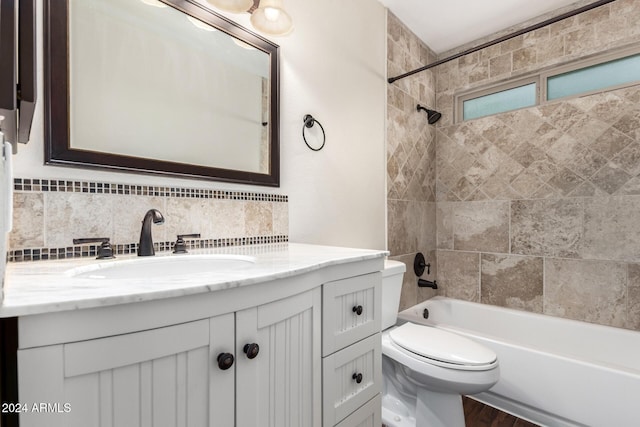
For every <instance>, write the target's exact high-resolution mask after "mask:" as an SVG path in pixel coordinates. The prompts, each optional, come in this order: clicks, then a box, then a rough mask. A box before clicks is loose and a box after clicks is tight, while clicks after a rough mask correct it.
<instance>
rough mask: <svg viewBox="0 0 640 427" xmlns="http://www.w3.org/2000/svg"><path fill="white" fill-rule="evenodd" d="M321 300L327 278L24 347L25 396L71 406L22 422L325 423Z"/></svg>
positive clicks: (72, 425) (70, 425) (117, 425)
mask: <svg viewBox="0 0 640 427" xmlns="http://www.w3.org/2000/svg"><path fill="white" fill-rule="evenodd" d="M320 306H321V289H320V287H317V288H315V289H312V290H309V291H306V292H303V293H301V294H297V295H293V296H290V297H287V298H283V299H280V300H276V301H273V302H269V303H266V304H262V305H259V306H257V307H251V308H247V309H244V310H239V311H237V312H234V313H227V314H223V315H218V316H215V317H211V318H208V319H202V320H197V321H192V322H186V323H182V324H177V325H172V326H166V327H161V328H156V329H150V330H144V331H139V332H132V333H127V334H120V335H115V336H107V337H102V338H96V339H90V340H83V341H78V342H68V343H62V344H56V345H49V346H42V347H35V348H28V349H24V350H19V351H18V366H19V384H20V387H19V391H20V399H21V401H24V402H45V403H54V404H55V403H58V404H59V405H58V406H59V410H60V411H61V413H60V414H54V413H51V411H50V410H46V411H43V412H34V411H29V412H25V413H23V414H21V417H20V426H21V427H32V426H33V427H36V426H37V427H42V426H44V425H46V426H51V427H53V426H61V427H62V426H64V427H76V426H77V427H87V426H101V427H109V426H113V427H124V426H150V427H151V426H153V427H164V426H166V427H177V426H185V427H191V426H194V427H195V426H202V427H204V426H216V427H217V426H220V427H232V426H237V427H255V426H261V427H262V426H265V427H268V426H273V427H276V426H278V427H279V426H285V425H291V426H317V427H319V426H320V399H319V396H320V387H321V377H320V373H321V360H320V333H321V329H320V328H321V322H320V316H321V312H320ZM251 345H257V347H254V348H251V349H249V348H247V350H248V353H245V346H247V347H248V346H251ZM255 349H257V354H255V355H254V354H252V351H255ZM229 354H231V355H233V356H234V359H235V360H234V363H233V365H231V367H230V368H228V369H224V370H223V369H221V367H219V360H218V359H219V357H220V356H221V357H220V359H222V358H224V357H225V356H226V357H228V355H229ZM250 357H251V358H250ZM221 361H222V360H221ZM222 362H223V361H222ZM65 404H66V405H67V406H66V408H65ZM55 410H56V411H58V408H56V409H55ZM65 411H68V412H67V413H65Z"/></svg>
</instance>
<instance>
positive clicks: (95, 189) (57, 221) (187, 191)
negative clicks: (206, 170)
mask: <svg viewBox="0 0 640 427" xmlns="http://www.w3.org/2000/svg"><path fill="white" fill-rule="evenodd" d="M14 187H15V192H14V214H13V216H14V226H13V230H12V232H11V233H10V235H9V260H10V261H31V260H41V259H55V258H68V257H77V256H83V255H85V256H90V255H91V254H90V253H89V252H90V251H95V247H96V245H93V246H91V247H88V246H83V247H81V246H74V245H73V244H72V240H73V239H74V238H84V237H109V238H110V239H111V242H112V243H113V244H114V245H116V246H117V247H116V249H117V250H118V252H119V253H132V252H135V250H136V246H137V243H138V237H139V234H140V224H141V221H142V217H143V216H144V214H145V212H146V211H147V210H148V209H152V208H155V209H158V210H159V211H160V212H162V214H163V215H164V217H165V222H164V224H162V225H158V226H154V227H153V238H154V242H155V243H156V250H170V249H171V244H172V242H174V241H175V240H176V235H178V234H191V233H199V234H200V235H201V238H200V239H194V240H190V243H191V245H192V246H193V247H214V246H231V245H245V244H256V243H277V242H285V241H287V240H288V227H289V220H288V217H289V213H288V198H287V196H283V195H276V194H264V193H257V192H256V193H254V192H236V191H217V190H206V189H198V188H170V187H153V186H137V185H124V184H109V183H96V182H85V181H58V180H40V179H24V178H18V179H16V180H15V185H14ZM87 248H89V249H87Z"/></svg>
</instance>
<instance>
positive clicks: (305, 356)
mask: <svg viewBox="0 0 640 427" xmlns="http://www.w3.org/2000/svg"><path fill="white" fill-rule="evenodd" d="M320 308H321V290H320V288H317V289H314V290H311V291H308V292H304V293H302V294H298V295H295V296H292V297H289V298H285V299H281V300H278V301H275V302H272V303H269V304H265V305H261V306H258V307H256V308H251V309H247V310H243V311H239V312H237V313H236V354H237V355H238V360H237V370H236V377H237V381H236V426H237V427H256V426H260V427H271V426H272V427H282V426H305V427H307V426H308V427H312V426H316V427H319V426H320V424H321V348H320V345H321V343H320V341H321V339H320V336H321V335H320V333H321V323H320V322H321V320H320V317H321V314H320ZM251 344H257V345H258V348H259V350H258V352H257V354H255V347H251V348H248V347H245V346H247V345H251ZM245 348H247V351H248V354H245V353H244V350H245ZM254 355H255V357H253V358H250V357H252V356H254Z"/></svg>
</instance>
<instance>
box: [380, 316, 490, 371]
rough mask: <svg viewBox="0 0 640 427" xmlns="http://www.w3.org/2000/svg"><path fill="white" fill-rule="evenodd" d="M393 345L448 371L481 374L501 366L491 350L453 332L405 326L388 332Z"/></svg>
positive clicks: (428, 327) (419, 326)
mask: <svg viewBox="0 0 640 427" xmlns="http://www.w3.org/2000/svg"><path fill="white" fill-rule="evenodd" d="M389 338H390V339H391V343H392V344H394V345H395V347H396V348H398V349H399V350H403V351H404V352H405V353H407V352H408V353H410V355H411V356H412V357H414V358H417V359H420V360H423V361H425V362H427V363H431V364H433V365H436V366H441V367H445V368H449V369H457V370H468V371H482V370H488V369H492V368H493V367H494V366H495V365H497V363H498V359H497V356H496V354H495V353H494V352H493V351H491V350H490V349H488V348H486V347H484V346H482V345H480V344H478V343H476V342H474V341H472V340H470V339H468V338H466V337H463V336H461V335H457V334H454V333H452V332H448V331H444V330H442V329H438V328H434V327H431V326H423V325H417V324H414V323H410V322H408V323H405V324H403V325H401V326H398V327H396V328H393V329H392V330H390V331H389Z"/></svg>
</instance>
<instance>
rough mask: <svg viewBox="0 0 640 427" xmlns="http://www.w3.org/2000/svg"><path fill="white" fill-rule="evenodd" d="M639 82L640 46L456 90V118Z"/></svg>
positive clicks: (516, 107) (505, 109)
mask: <svg viewBox="0 0 640 427" xmlns="http://www.w3.org/2000/svg"><path fill="white" fill-rule="evenodd" d="M636 84H640V46H633V47H628V48H624V49H620V50H616V51H613V52H606V53H601V54H598V55H594V56H591V57H589V58H586V59H581V60H578V61H573V62H571V63H568V64H564V65H561V66H555V67H553V68H550V69H545V70H542V71H539V72H537V73H534V74H530V75H528V76H525V77H518V78H517V79H512V80H508V81H502V82H500V83H498V84H493V85H491V86H486V87H483V88H480V89H472V90H468V91H464V92H460V93H458V94H456V122H462V121H466V120H473V119H477V118H480V117H485V116H490V115H493V114H499V113H504V112H507V111H513V110H518V109H521V108H528V107H533V106H536V105H540V104H545V103H547V102H551V101H555V100H558V99H569V98H576V97H580V96H584V95H590V94H594V93H598V92H604V91H610V90H615V89H620V88H623V87H627V86H633V85H636Z"/></svg>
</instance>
